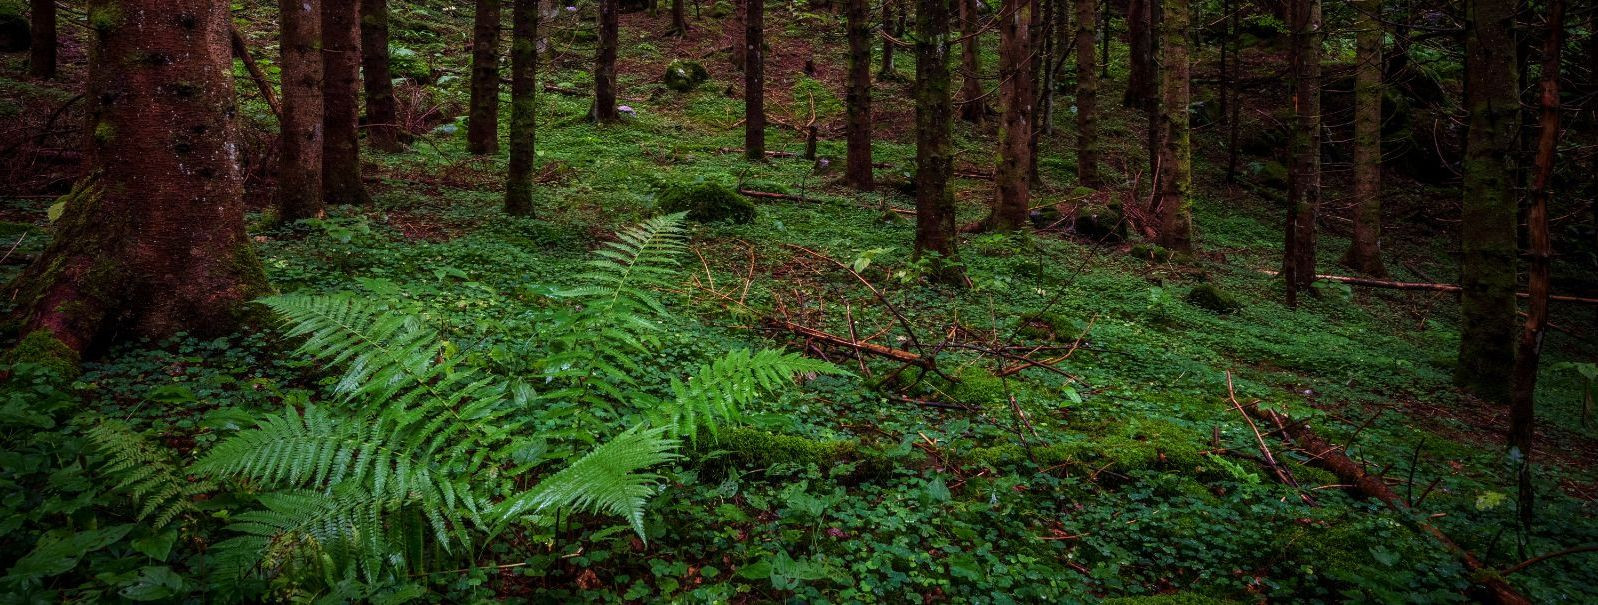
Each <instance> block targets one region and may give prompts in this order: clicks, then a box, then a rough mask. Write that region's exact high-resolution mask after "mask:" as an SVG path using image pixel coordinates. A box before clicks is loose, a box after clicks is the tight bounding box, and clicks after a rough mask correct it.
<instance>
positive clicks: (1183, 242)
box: [1158, 0, 1193, 255]
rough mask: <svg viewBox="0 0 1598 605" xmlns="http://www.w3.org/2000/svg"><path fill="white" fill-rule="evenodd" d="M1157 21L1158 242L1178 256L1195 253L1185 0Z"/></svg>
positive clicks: (1166, 1)
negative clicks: (1159, 75)
mask: <svg viewBox="0 0 1598 605" xmlns="http://www.w3.org/2000/svg"><path fill="white" fill-rule="evenodd" d="M1161 10H1162V14H1161V17H1160V36H1161V42H1160V74H1161V78H1160V79H1161V82H1160V93H1161V100H1160V123H1161V125H1162V126H1161V128H1162V130H1163V132H1164V137H1163V140H1162V141H1161V143H1162V144H1161V145H1160V166H1161V168H1160V178H1159V183H1158V185H1159V195H1160V204H1159V208H1160V238H1159V244H1160V245H1161V246H1164V247H1165V248H1166V249H1168V250H1171V251H1172V252H1176V253H1178V254H1180V255H1191V254H1192V253H1193V210H1192V200H1191V199H1189V195H1190V190H1191V189H1192V187H1193V149H1192V147H1191V145H1190V143H1189V135H1188V109H1187V108H1188V100H1189V98H1190V97H1191V94H1192V93H1191V91H1190V89H1189V85H1190V84H1189V83H1190V81H1191V77H1190V70H1191V69H1192V66H1191V64H1190V63H1189V61H1188V44H1189V43H1188V0H1163V1H1162V2H1161Z"/></svg>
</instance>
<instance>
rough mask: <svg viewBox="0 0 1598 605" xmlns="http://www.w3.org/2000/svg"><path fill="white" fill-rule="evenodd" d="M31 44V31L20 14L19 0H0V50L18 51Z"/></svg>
mask: <svg viewBox="0 0 1598 605" xmlns="http://www.w3.org/2000/svg"><path fill="white" fill-rule="evenodd" d="M31 46H33V33H32V31H31V30H30V29H29V27H28V18H27V17H26V16H24V15H23V14H22V2H21V0H0V52H7V53H14V52H20V51H24V50H28V48H29V47H31Z"/></svg>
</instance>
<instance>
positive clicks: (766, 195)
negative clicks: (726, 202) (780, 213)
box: [738, 187, 821, 204]
mask: <svg viewBox="0 0 1598 605" xmlns="http://www.w3.org/2000/svg"><path fill="white" fill-rule="evenodd" d="M738 193H741V194H743V195H747V196H749V197H753V198H760V199H769V200H791V201H795V202H810V203H813V204H820V203H821V200H818V199H815V198H809V197H804V196H801V195H794V194H791V193H775V192H771V191H755V190H753V189H744V188H742V187H740V188H739V189H738Z"/></svg>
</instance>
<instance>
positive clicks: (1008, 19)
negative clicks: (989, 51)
mask: <svg viewBox="0 0 1598 605" xmlns="http://www.w3.org/2000/svg"><path fill="white" fill-rule="evenodd" d="M1034 8H1036V5H1035V4H1034V3H1033V2H1032V0H1005V2H1004V4H1003V5H1002V6H1001V7H1000V8H999V17H998V20H999V81H1000V84H999V90H1000V93H1001V96H1000V99H999V107H1000V111H1001V112H1002V115H1001V117H1000V120H1001V122H1000V126H999V129H1000V132H999V153H998V165H997V166H996V167H995V169H994V177H995V178H994V181H995V183H994V184H995V185H996V187H997V189H998V192H997V195H996V196H995V198H994V201H993V208H992V210H991V212H990V213H989V214H988V218H987V220H985V221H984V225H985V226H986V227H987V228H989V229H994V230H1001V231H1013V230H1016V229H1020V228H1021V227H1022V226H1024V225H1026V222H1027V204H1028V202H1029V201H1030V200H1031V178H1030V175H1029V173H1030V170H1031V166H1032V130H1033V127H1032V83H1033V79H1032V71H1031V67H1032V52H1031V51H1032V44H1031V30H1032V20H1033V12H1032V11H1033V9H1034Z"/></svg>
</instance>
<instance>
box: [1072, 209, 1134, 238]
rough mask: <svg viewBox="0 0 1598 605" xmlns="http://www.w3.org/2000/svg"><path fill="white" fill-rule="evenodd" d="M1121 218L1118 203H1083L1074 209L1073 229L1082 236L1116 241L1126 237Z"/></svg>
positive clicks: (1123, 222) (1124, 223) (1124, 222)
mask: <svg viewBox="0 0 1598 605" xmlns="http://www.w3.org/2000/svg"><path fill="white" fill-rule="evenodd" d="M1123 218H1124V217H1122V215H1121V207H1120V205H1119V204H1108V205H1098V204H1088V205H1084V206H1082V207H1080V208H1077V209H1076V227H1075V231H1076V234H1077V235H1080V236H1082V237H1086V238H1090V239H1094V240H1101V241H1104V242H1118V241H1121V240H1124V239H1126V221H1125V220H1122V219H1123Z"/></svg>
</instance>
